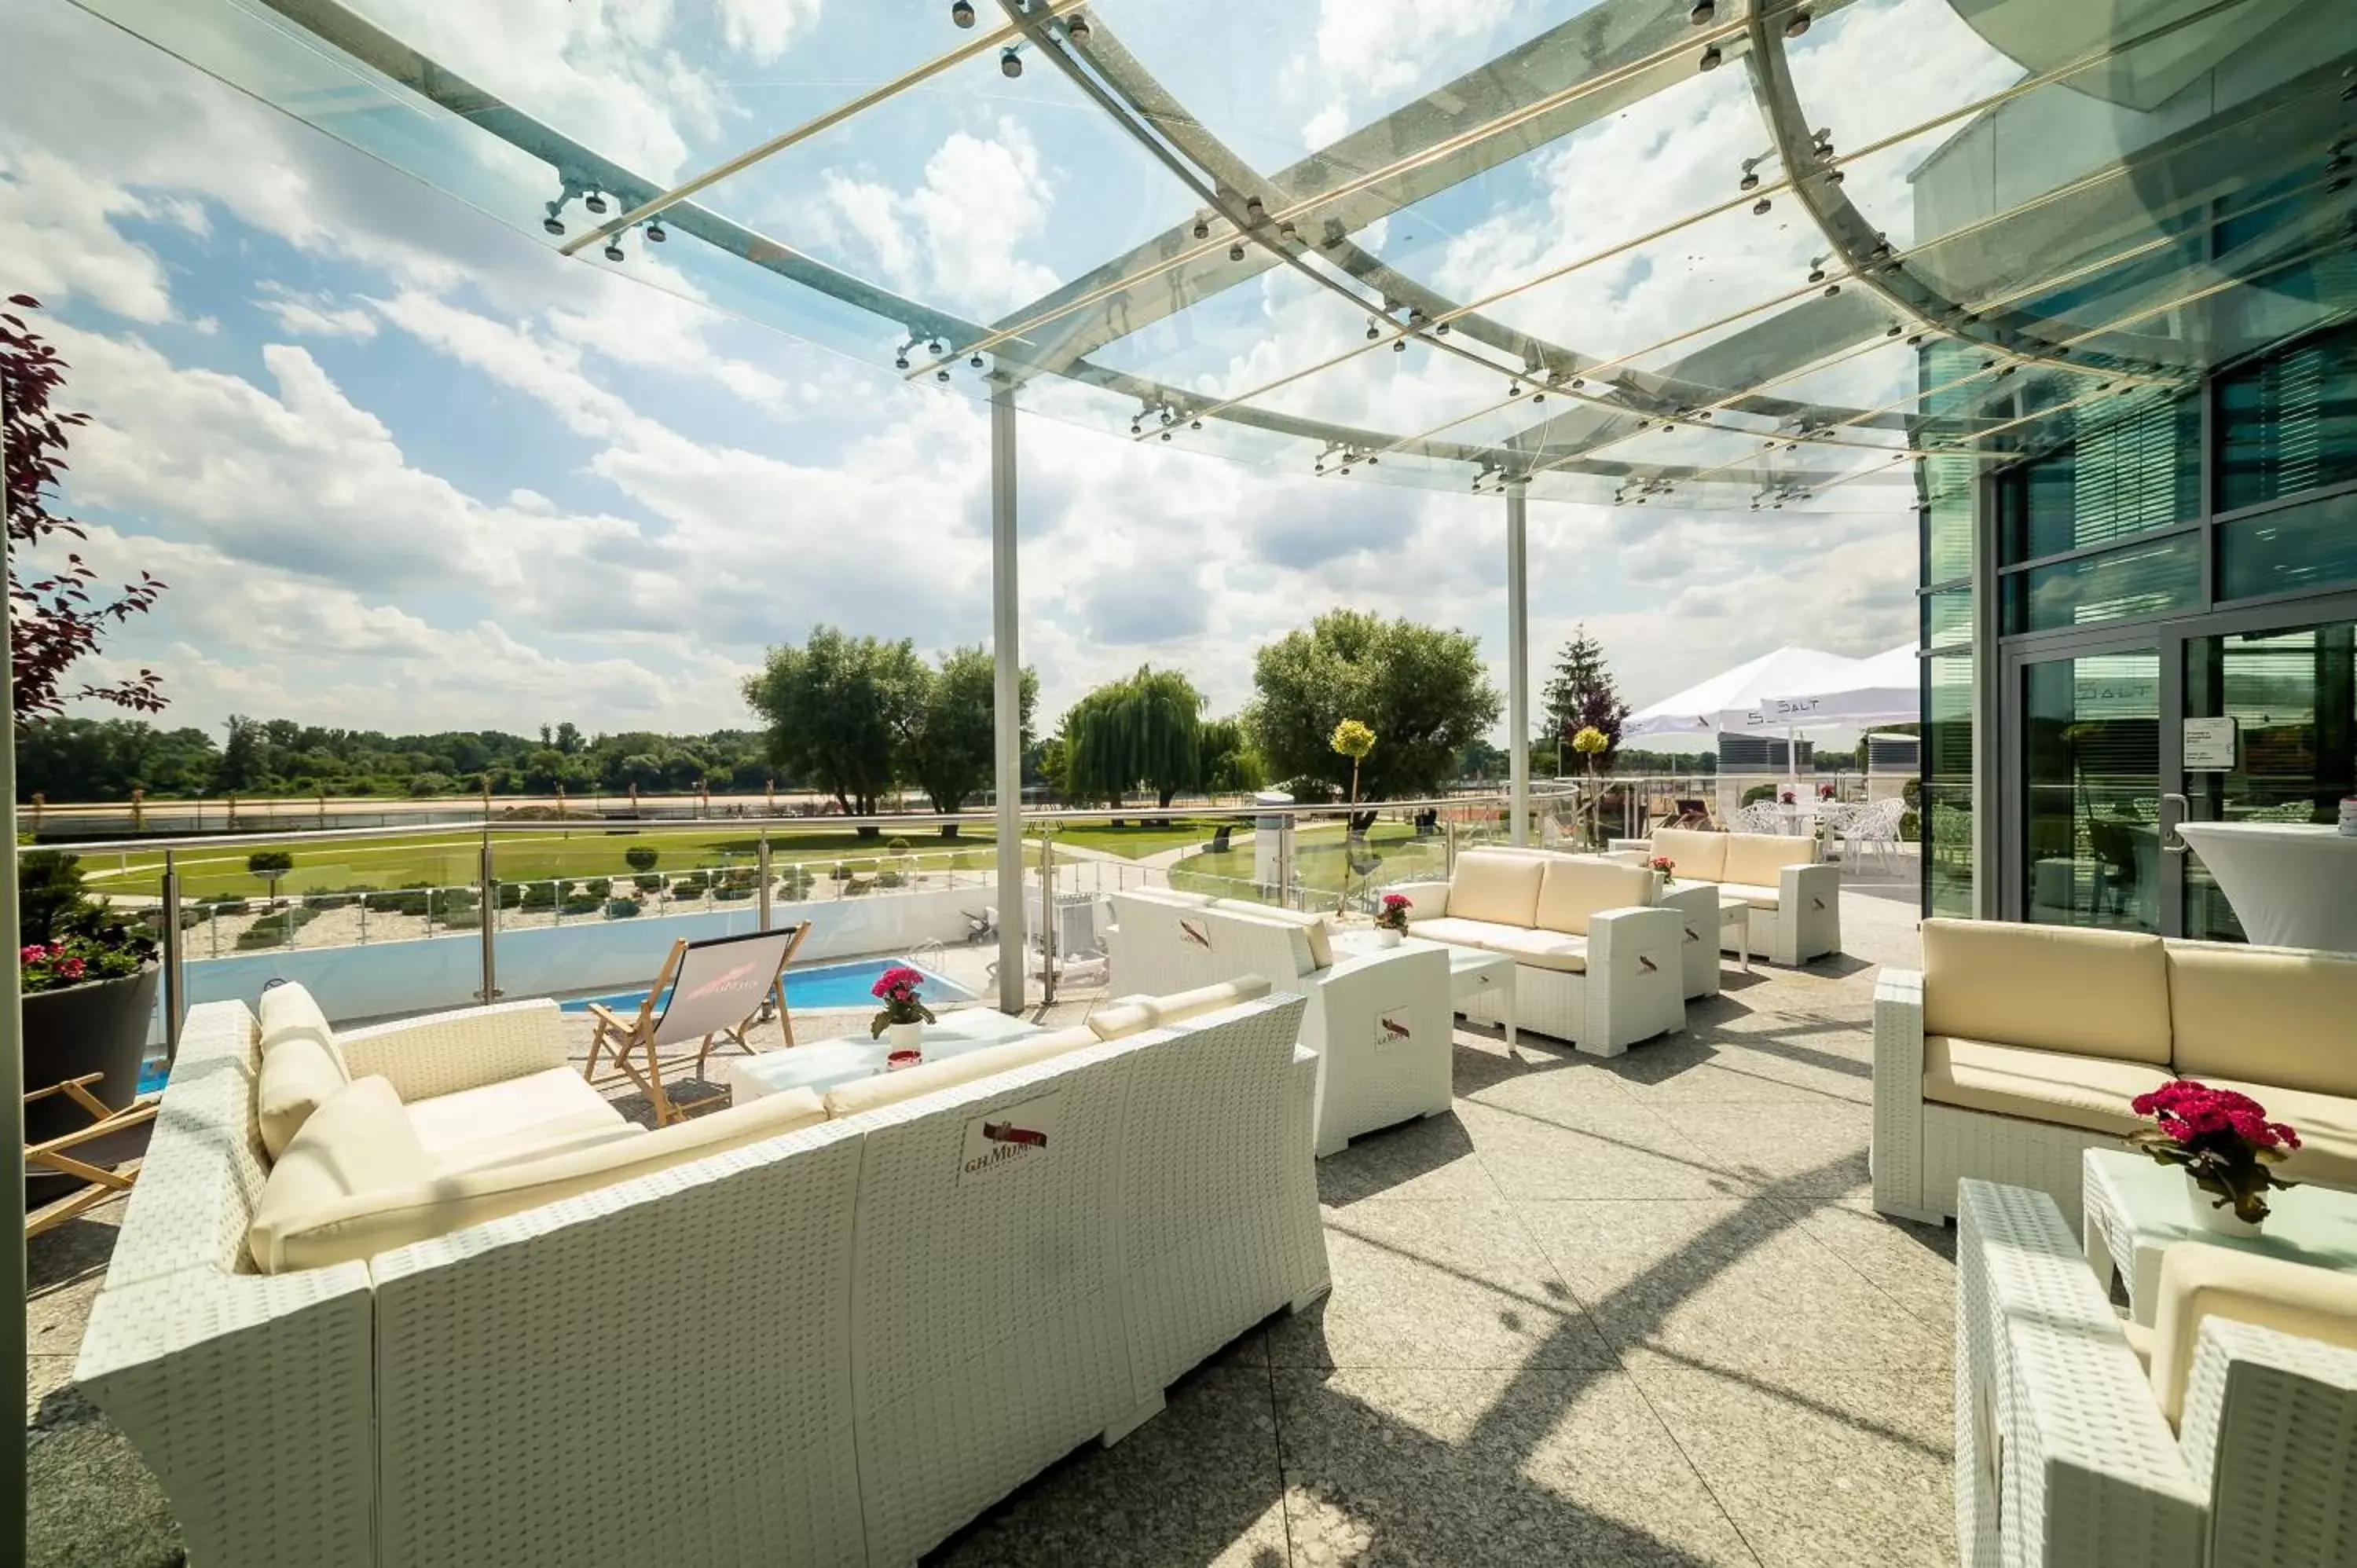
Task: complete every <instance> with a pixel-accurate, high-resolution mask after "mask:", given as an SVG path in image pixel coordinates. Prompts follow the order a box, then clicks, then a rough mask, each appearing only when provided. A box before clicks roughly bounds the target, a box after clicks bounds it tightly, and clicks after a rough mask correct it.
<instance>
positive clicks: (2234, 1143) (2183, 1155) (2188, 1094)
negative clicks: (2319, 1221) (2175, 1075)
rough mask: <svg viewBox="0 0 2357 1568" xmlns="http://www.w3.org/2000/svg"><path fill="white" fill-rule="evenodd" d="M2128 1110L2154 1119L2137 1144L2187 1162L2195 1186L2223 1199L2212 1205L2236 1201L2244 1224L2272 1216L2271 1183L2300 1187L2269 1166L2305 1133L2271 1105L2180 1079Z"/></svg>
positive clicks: (2168, 1159)
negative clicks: (2271, 1117) (2277, 1118)
mask: <svg viewBox="0 0 2357 1568" xmlns="http://www.w3.org/2000/svg"><path fill="white" fill-rule="evenodd" d="M2128 1108H2129V1109H2130V1110H2132V1111H2134V1112H2136V1114H2137V1115H2139V1116H2149V1117H2151V1118H2152V1120H2153V1125H2152V1126H2151V1127H2148V1128H2147V1129H2146V1130H2145V1131H2143V1132H2141V1133H2136V1134H2135V1135H2133V1136H2132V1137H2130V1138H2129V1139H2128V1142H2129V1143H2130V1144H2134V1145H2135V1146H2136V1147H2137V1148H2139V1149H2142V1150H2143V1151H2144V1152H2145V1153H2147V1154H2148V1155H2151V1156H2152V1157H2153V1158H2154V1159H2156V1160H2158V1161H2159V1162H2160V1163H2161V1164H2162V1165H2182V1166H2183V1167H2185V1172H2186V1174H2187V1175H2188V1176H2191V1177H2192V1178H2193V1185H2194V1186H2196V1187H2200V1188H2201V1190H2202V1191H2204V1192H2207V1193H2213V1194H2215V1195H2216V1196H2217V1199H2218V1201H2217V1202H2216V1203H2214V1204H2212V1206H2211V1207H2212V1208H2225V1207H2226V1206H2227V1205H2229V1204H2232V1205H2233V1209H2234V1218H2235V1219H2240V1220H2242V1221H2243V1222H2244V1223H2245V1224H2249V1225H2256V1224H2258V1223H2259V1222H2260V1221H2261V1220H2263V1219H2266V1217H2267V1196H2266V1195H2267V1190H2268V1189H2269V1188H2270V1187H2292V1186H2295V1185H2297V1184H2295V1183H2292V1182H2287V1181H2285V1180H2283V1179H2282V1178H2281V1177H2279V1176H2276V1174H2275V1173H2274V1172H2273V1171H2271V1170H2269V1169H2268V1168H2267V1167H2268V1166H2269V1165H2279V1164H2281V1163H2282V1161H2283V1159H2284V1157H2285V1156H2286V1155H2288V1154H2290V1153H2291V1151H2292V1150H2294V1149H2297V1148H2298V1147H2299V1134H2298V1133H2296V1132H2294V1131H2293V1130H2292V1128H2291V1127H2290V1126H2289V1125H2288V1124H2287V1123H2285V1122H2270V1121H2268V1120H2267V1112H2266V1107H2264V1106H2262V1105H2261V1104H2260V1103H2259V1102H2258V1101H2255V1100H2253V1099H2252V1098H2251V1097H2250V1096H2249V1095H2247V1094H2238V1093H2236V1092H2235V1091H2234V1090H2231V1089H2212V1088H2211V1087H2210V1086H2209V1085H2208V1084H2205V1083H2199V1082H2196V1081H2195V1080H2194V1079H2190V1078H2179V1079H2171V1080H2170V1081H2169V1082H2167V1083H2164V1084H2162V1085H2161V1086H2160V1087H2159V1088H2158V1089H2156V1090H2153V1091H2152V1092H2151V1093H2149V1094H2139V1095H2137V1096H2136V1098H2135V1099H2134V1100H2132V1101H2129V1102H2128Z"/></svg>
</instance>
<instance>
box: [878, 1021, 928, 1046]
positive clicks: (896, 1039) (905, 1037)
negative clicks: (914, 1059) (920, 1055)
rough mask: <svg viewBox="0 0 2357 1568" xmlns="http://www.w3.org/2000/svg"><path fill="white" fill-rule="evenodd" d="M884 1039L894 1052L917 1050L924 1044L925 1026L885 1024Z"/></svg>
mask: <svg viewBox="0 0 2357 1568" xmlns="http://www.w3.org/2000/svg"><path fill="white" fill-rule="evenodd" d="M884 1039H885V1043H886V1044H888V1045H889V1046H890V1047H892V1048H893V1049H894V1050H896V1051H913V1050H917V1049H919V1048H920V1047H922V1046H923V1045H924V1043H925V1026H923V1025H922V1024H887V1025H885V1026H884Z"/></svg>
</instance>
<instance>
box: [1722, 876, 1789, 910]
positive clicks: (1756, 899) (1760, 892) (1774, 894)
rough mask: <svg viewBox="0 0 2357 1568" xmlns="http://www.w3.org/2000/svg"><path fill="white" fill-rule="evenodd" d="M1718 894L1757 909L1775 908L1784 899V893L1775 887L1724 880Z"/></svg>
mask: <svg viewBox="0 0 2357 1568" xmlns="http://www.w3.org/2000/svg"><path fill="white" fill-rule="evenodd" d="M1718 896H1719V897H1721V898H1731V899H1734V900H1736V901H1738V902H1739V903H1744V904H1749V905H1750V906H1751V907H1752V908H1755V909H1773V908H1776V907H1777V906H1778V905H1779V904H1781V902H1782V901H1783V897H1784V896H1783V894H1782V892H1781V890H1779V889H1777V888H1774V887H1761V886H1754V885H1752V884H1750V883H1747V882H1722V883H1720V884H1719V885H1718Z"/></svg>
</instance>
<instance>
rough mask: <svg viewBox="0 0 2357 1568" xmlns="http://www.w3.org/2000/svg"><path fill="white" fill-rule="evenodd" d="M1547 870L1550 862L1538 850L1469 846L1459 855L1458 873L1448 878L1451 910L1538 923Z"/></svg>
mask: <svg viewBox="0 0 2357 1568" xmlns="http://www.w3.org/2000/svg"><path fill="white" fill-rule="evenodd" d="M1545 874H1546V862H1545V861H1544V860H1541V859H1540V858H1539V857H1538V856H1536V855H1534V854H1506V853H1503V852H1501V851H1494V850H1480V849H1476V850H1468V851H1467V852H1466V853H1464V854H1460V855H1458V857H1457V872H1456V875H1453V876H1451V877H1450V878H1449V879H1448V912H1449V913H1450V914H1452V915H1454V916H1456V917H1458V918H1459V919H1465V920H1492V921H1495V922H1497V923H1498V924H1499V925H1501V926H1530V925H1534V924H1536V923H1537V919H1538V908H1539V881H1540V879H1541V878H1542V877H1543V876H1544V875H1545Z"/></svg>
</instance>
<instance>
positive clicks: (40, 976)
mask: <svg viewBox="0 0 2357 1568" xmlns="http://www.w3.org/2000/svg"><path fill="white" fill-rule="evenodd" d="M144 961H145V955H144V953H142V952H141V951H140V950H136V949H130V948H116V947H110V946H108V945H107V944H106V943H104V942H102V941H100V940H97V939H95V938H91V937H87V936H67V937H62V938H59V940H56V941H53V942H27V944H26V945H25V946H23V947H20V948H18V949H17V950H16V970H17V973H18V974H19V976H21V983H22V984H23V985H24V988H25V991H26V993H27V994H28V995H29V994H32V993H36V992H42V991H56V990H58V989H59V988H61V987H63V986H68V985H80V984H81V983H82V982H84V981H86V980H116V979H120V978H121V977H123V976H124V975H126V974H136V973H138V972H139V969H140V966H141V964H142V963H143V962H144Z"/></svg>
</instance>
